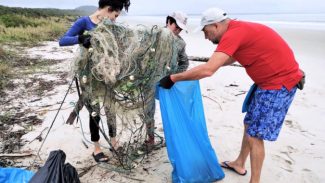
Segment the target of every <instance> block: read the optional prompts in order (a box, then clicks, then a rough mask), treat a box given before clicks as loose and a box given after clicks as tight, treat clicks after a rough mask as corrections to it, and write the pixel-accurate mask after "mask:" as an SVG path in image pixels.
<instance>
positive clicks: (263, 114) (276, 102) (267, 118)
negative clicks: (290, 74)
mask: <svg viewBox="0 0 325 183" xmlns="http://www.w3.org/2000/svg"><path fill="white" fill-rule="evenodd" d="M296 90H297V88H296V87H295V88H292V89H291V91H288V90H287V89H286V88H285V87H282V89H280V90H263V89H261V88H257V89H256V91H255V92H254V94H253V98H252V100H251V102H250V104H249V107H248V110H247V113H246V116H245V118H244V123H245V124H246V125H247V130H246V133H247V134H248V135H250V136H251V137H256V138H259V139H263V140H268V141H275V140H276V139H277V138H278V135H279V133H280V130H281V127H282V124H283V121H284V118H285V116H286V114H287V112H288V109H289V106H290V104H291V102H292V100H293V97H294V95H295V93H296Z"/></svg>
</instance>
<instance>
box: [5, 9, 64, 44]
mask: <svg viewBox="0 0 325 183" xmlns="http://www.w3.org/2000/svg"><path fill="white" fill-rule="evenodd" d="M69 20H70V18H68V17H67V18H65V17H46V18H42V17H26V16H23V15H10V16H9V15H1V16H0V43H4V44H11V43H17V42H19V43H22V44H24V45H35V44H37V43H39V42H42V41H53V40H56V39H58V38H59V37H60V36H62V35H63V34H64V32H65V31H66V30H67V28H68V27H69Z"/></svg>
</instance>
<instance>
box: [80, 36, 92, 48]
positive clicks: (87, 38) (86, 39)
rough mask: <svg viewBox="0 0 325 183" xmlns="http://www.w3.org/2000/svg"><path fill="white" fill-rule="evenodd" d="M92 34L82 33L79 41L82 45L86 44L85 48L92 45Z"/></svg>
mask: <svg viewBox="0 0 325 183" xmlns="http://www.w3.org/2000/svg"><path fill="white" fill-rule="evenodd" d="M90 38H91V36H90V35H80V36H79V37H78V41H79V43H80V44H82V46H84V47H85V48H89V47H90V45H91V44H90Z"/></svg>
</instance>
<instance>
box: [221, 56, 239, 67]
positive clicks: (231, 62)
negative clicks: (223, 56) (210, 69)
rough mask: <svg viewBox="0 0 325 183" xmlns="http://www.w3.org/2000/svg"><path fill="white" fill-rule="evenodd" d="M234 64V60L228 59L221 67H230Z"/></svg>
mask: <svg viewBox="0 0 325 183" xmlns="http://www.w3.org/2000/svg"><path fill="white" fill-rule="evenodd" d="M235 62H236V60H235V59H234V58H232V57H229V59H228V60H227V61H226V62H225V63H224V64H223V66H227V65H231V64H233V63H235Z"/></svg>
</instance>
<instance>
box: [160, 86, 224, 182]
mask: <svg viewBox="0 0 325 183" xmlns="http://www.w3.org/2000/svg"><path fill="white" fill-rule="evenodd" d="M157 91H158V95H159V101H160V110H161V115H162V121H163V126H164V133H165V139H166V145H167V152H168V157H169V160H170V162H171V164H172V166H173V172H172V179H173V182H174V183H180V182H182V183H183V182H184V183H185V182H186V183H187V182H200V183H203V182H214V181H217V180H220V179H222V178H224V176H225V174H224V172H223V171H222V169H221V167H220V165H219V163H218V158H217V156H216V154H215V152H214V150H213V148H212V146H211V143H210V140H209V136H208V131H207V127H206V123H205V117H204V110H203V105H202V97H201V92H200V85H199V82H198V81H183V82H177V83H176V84H175V85H174V86H173V87H172V88H171V89H169V90H166V89H164V88H161V87H158V88H157Z"/></svg>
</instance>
